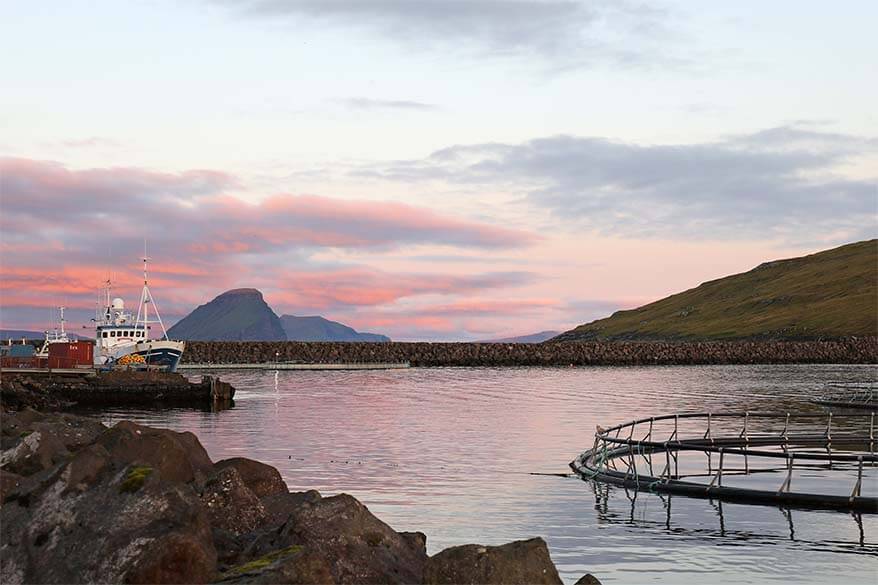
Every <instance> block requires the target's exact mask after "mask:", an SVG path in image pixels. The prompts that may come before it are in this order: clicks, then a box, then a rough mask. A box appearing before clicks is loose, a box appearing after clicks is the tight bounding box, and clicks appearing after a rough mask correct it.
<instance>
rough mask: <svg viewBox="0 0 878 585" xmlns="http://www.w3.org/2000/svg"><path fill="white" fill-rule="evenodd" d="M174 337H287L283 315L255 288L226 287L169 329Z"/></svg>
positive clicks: (206, 338) (223, 338) (208, 338)
mask: <svg viewBox="0 0 878 585" xmlns="http://www.w3.org/2000/svg"><path fill="white" fill-rule="evenodd" d="M168 337H169V338H170V339H191V340H198V341H285V340H286V338H287V337H286V334H285V333H284V328H283V326H282V325H281V322H280V319H278V317H277V315H275V314H274V311H272V310H271V307H269V306H268V304H267V303H266V302H265V300H264V299H263V298H262V293H261V292H259V291H258V290H256V289H254V288H236V289H234V290H230V291H226V292H224V293H223V294H221V295H219V296H218V297H216V298H215V299H213V300H212V301H210V302H209V303H207V304H204V305H201V306H200V307H198V308H197V309H195V310H194V311H192V312H191V313H189V314H188V315H186V316H185V317H184V318H183V319H181V320H180V321H178V322H177V323H176V324H175V325H174V326H173V327H171V328H170V329H169V330H168Z"/></svg>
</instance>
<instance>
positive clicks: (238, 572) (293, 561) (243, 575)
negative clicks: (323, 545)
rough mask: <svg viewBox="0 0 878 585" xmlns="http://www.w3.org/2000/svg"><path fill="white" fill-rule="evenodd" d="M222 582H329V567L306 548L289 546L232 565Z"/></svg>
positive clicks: (302, 584) (306, 584) (319, 584)
mask: <svg viewBox="0 0 878 585" xmlns="http://www.w3.org/2000/svg"><path fill="white" fill-rule="evenodd" d="M221 582H222V583H235V584H242V585H243V584H244V583H265V584H268V585H275V584H277V583H285V584H290V585H312V584H313V585H322V584H327V585H332V584H333V583H335V581H333V579H332V570H331V568H330V566H329V565H328V564H327V562H326V559H325V558H324V557H323V556H321V555H320V554H318V553H316V552H314V551H313V550H311V549H310V548H308V547H301V546H291V547H288V548H285V549H281V550H277V551H274V552H271V553H269V554H267V555H265V556H263V557H260V558H258V559H254V560H252V561H250V562H248V563H244V564H242V565H238V566H236V567H232V568H231V569H229V570H228V571H226V572H224V573H223V575H222V581H221Z"/></svg>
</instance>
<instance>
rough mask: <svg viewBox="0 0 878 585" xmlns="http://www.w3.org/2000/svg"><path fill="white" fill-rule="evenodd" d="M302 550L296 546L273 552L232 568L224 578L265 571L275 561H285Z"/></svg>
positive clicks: (223, 575)
mask: <svg viewBox="0 0 878 585" xmlns="http://www.w3.org/2000/svg"><path fill="white" fill-rule="evenodd" d="M301 550H302V547H301V546H298V545H294V546H290V547H287V548H282V549H280V550H275V551H272V552H270V553H268V554H267V555H264V556H261V557H259V558H258V559H254V560H252V561H250V562H248V563H244V564H242V565H238V566H236V567H232V568H231V569H229V570H228V571H226V572H225V573H223V574H222V578H223V579H227V578H229V577H237V576H238V575H243V574H244V573H251V572H254V571H259V570H260V569H264V568H265V567H267V566H269V565H270V564H272V563H274V562H275V561H279V560H280V559H283V558H285V557H288V556H290V555H294V554H296V553H297V552H299V551H301Z"/></svg>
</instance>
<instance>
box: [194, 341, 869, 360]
mask: <svg viewBox="0 0 878 585" xmlns="http://www.w3.org/2000/svg"><path fill="white" fill-rule="evenodd" d="M275 361H278V362H287V363H290V362H292V363H321V364H336V363H376V362H382V363H394V362H409V363H410V364H411V365H412V366H414V367H431V366H433V367H435V366H487V367H490V366H569V365H575V366H585V365H632V366H633V365H684V364H796V363H806V364H808V363H813V364H820V363H825V364H829V363H832V364H875V363H878V338H875V337H869V338H856V339H854V338H851V339H845V340H835V341H710V342H699V343H682V342H681V343H661V342H613V343H607V342H560V343H541V344H526V343H514V344H506V343H420V342H418V343H405V342H386V343H358V342H300V341H285V342H270V341H264V342H259V341H242V342H236V341H189V342H187V343H186V351H185V352H184V353H183V362H184V363H200V364H207V363H212V364H221V363H227V364H232V363H272V362H275Z"/></svg>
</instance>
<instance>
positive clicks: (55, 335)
mask: <svg viewBox="0 0 878 585" xmlns="http://www.w3.org/2000/svg"><path fill="white" fill-rule="evenodd" d="M66 308H67V307H58V313H59V315H60V318H59V321H60V325H61V330H60V331H59V330H58V329H57V328H55V329H53V330H52V331H51V332H50V331H46V339H44V340H43V345H42V346H41V347H40V349H39V351H37V352H36V353H35V354H34V357H37V358H48V357H49V346H50V345H52V344H53V343H70V338H69V337H68V336H67V332H66V331H64V322H65V321H64V309H66Z"/></svg>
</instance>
